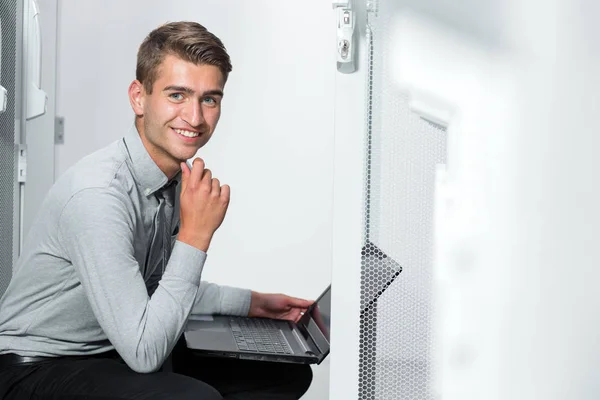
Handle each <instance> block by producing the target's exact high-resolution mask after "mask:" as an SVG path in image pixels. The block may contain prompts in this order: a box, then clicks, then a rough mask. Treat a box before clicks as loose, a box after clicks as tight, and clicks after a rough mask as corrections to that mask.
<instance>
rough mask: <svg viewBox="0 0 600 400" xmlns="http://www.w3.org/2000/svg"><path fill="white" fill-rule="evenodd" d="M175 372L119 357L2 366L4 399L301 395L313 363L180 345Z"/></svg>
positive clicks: (203, 399)
mask: <svg viewBox="0 0 600 400" xmlns="http://www.w3.org/2000/svg"><path fill="white" fill-rule="evenodd" d="M172 369H173V370H172V372H165V371H160V372H155V373H151V374H139V373H136V372H134V371H132V370H131V369H130V368H129V367H128V366H127V365H126V364H125V363H124V362H123V361H122V360H121V359H120V358H119V357H113V358H86V357H65V358H60V359H56V360H51V361H47V362H46V361H44V362H38V363H33V364H21V365H15V366H11V367H7V368H4V369H2V370H0V399H4V400H24V399H30V400H46V399H47V400H50V399H52V400H59V399H61V400H63V399H64V400H79V399H90V400H92V399H93V400H109V399H131V400H163V399H165V400H166V399H169V400H188V399H190V400H192V399H193V400H217V399H231V400H242V399H248V400H249V399H263V400H270V399H278V400H279V399H281V400H288V399H289V400H292V399H294V400H296V399H299V398H300V397H301V396H302V395H303V394H304V393H305V392H306V390H308V387H309V386H310V383H311V381H312V370H311V368H310V366H308V365H297V364H280V363H270V362H261V361H247V360H236V359H227V358H207V357H199V356H197V355H195V354H194V353H193V352H191V351H190V350H188V349H187V348H185V346H182V345H181V342H180V343H179V344H178V345H177V347H176V349H175V350H174V351H173V354H172Z"/></svg>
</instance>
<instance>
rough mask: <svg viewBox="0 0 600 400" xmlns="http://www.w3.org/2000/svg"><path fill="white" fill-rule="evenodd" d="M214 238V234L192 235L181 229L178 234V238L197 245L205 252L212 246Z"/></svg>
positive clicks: (191, 244)
mask: <svg viewBox="0 0 600 400" xmlns="http://www.w3.org/2000/svg"><path fill="white" fill-rule="evenodd" d="M211 239H212V235H203V234H195V235H191V234H189V233H188V232H185V231H183V230H181V231H180V232H179V235H177V240H179V241H180V242H183V243H185V244H188V245H190V246H192V247H195V248H197V249H199V250H202V251H203V252H205V253H206V252H207V251H208V248H209V246H210V241H211Z"/></svg>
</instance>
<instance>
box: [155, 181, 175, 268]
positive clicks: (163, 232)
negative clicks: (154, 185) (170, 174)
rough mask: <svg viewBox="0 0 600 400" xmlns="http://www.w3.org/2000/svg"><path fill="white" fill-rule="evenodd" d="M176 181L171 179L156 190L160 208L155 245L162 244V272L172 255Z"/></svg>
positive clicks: (157, 214) (157, 213)
mask: <svg viewBox="0 0 600 400" xmlns="http://www.w3.org/2000/svg"><path fill="white" fill-rule="evenodd" d="M176 187H177V182H176V181H171V182H170V183H169V184H167V185H166V186H165V187H163V188H162V189H160V190H159V191H157V192H156V198H157V199H158V210H157V212H156V220H155V223H156V231H155V232H156V236H155V239H156V240H155V241H154V243H153V245H155V246H160V247H161V248H162V251H161V255H160V257H161V260H160V265H161V269H162V272H163V273H164V272H165V268H166V266H167V262H168V261H169V257H170V256H171V250H172V249H171V234H172V233H173V232H172V223H173V203H174V201H175V189H176Z"/></svg>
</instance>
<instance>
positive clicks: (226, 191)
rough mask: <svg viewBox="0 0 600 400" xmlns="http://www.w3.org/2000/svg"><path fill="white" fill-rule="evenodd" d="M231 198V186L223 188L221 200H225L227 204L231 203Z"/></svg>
mask: <svg viewBox="0 0 600 400" xmlns="http://www.w3.org/2000/svg"><path fill="white" fill-rule="evenodd" d="M230 196H231V188H230V187H229V185H223V186H221V198H222V199H224V200H225V201H226V202H227V203H229V198H230Z"/></svg>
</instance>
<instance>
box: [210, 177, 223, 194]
mask: <svg viewBox="0 0 600 400" xmlns="http://www.w3.org/2000/svg"><path fill="white" fill-rule="evenodd" d="M212 194H214V195H216V196H219V195H220V194H221V182H219V180H218V179H217V178H213V180H212Z"/></svg>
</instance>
